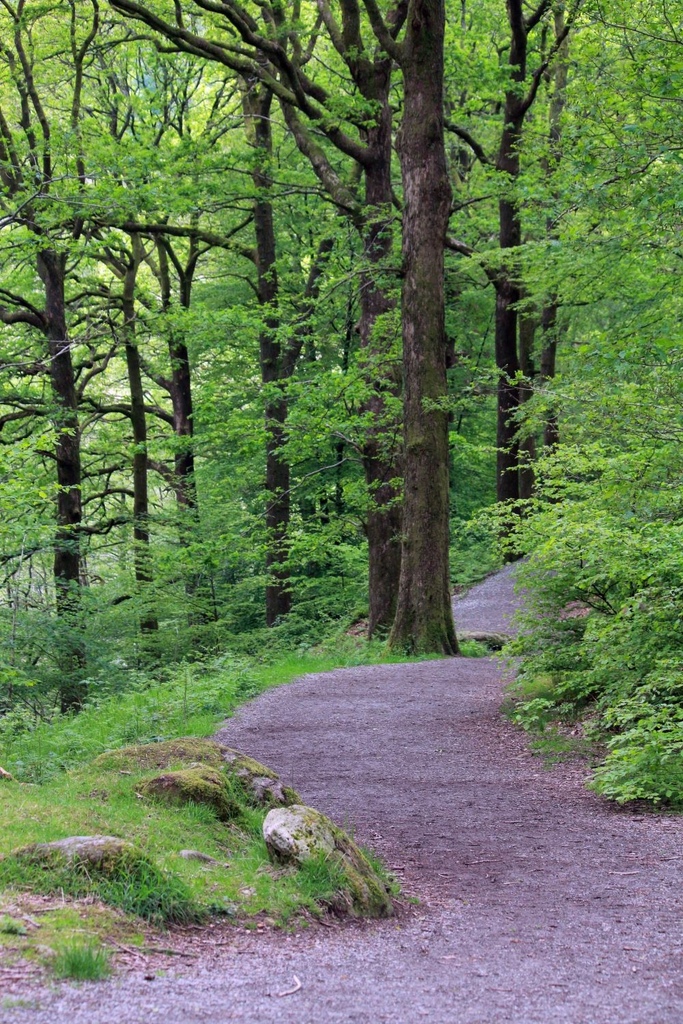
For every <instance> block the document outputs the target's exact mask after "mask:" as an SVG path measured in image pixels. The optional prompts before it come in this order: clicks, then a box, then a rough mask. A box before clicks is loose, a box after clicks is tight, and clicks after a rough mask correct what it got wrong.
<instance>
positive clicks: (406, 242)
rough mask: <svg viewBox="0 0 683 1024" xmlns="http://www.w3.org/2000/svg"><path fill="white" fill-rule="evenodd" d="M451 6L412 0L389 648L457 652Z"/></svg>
mask: <svg viewBox="0 0 683 1024" xmlns="http://www.w3.org/2000/svg"><path fill="white" fill-rule="evenodd" d="M443 47H444V5H443V0H413V2H412V3H411V4H410V8H409V11H408V23H407V30H406V37H405V41H404V44H403V50H402V60H401V65H402V68H403V78H404V89H405V93H404V113H403V121H402V124H401V131H400V135H399V156H400V160H401V175H402V179H403V195H404V202H405V210H404V216H403V274H404V277H403V296H402V299H403V302H402V313H403V372H404V440H405V449H404V459H405V469H404V480H405V483H404V504H403V547H402V553H401V577H400V584H399V593H398V606H397V609H396V619H395V621H394V625H393V628H392V631H391V636H390V644H391V646H392V647H394V648H398V649H400V650H406V651H411V652H428V651H434V652H439V653H443V654H456V653H457V641H456V638H455V628H454V625H453V612H452V607H451V600H450V586H449V571H448V534H449V522H448V518H449V517H448V511H449V508H448V499H449V491H448V413H447V412H446V410H445V409H444V408H439V405H440V404H441V405H443V403H444V400H445V398H446V394H447V389H446V335H445V324H444V280H443V270H444V262H443V261H444V240H445V235H446V229H447V226H448V217H449V212H450V205H451V189H450V183H449V179H448V170H447V166H446V154H445V150H444V138H443Z"/></svg>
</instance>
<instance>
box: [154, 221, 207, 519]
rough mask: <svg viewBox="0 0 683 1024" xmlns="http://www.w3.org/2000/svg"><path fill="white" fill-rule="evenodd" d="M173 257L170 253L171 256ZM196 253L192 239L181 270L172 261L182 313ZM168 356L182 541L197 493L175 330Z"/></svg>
mask: <svg viewBox="0 0 683 1024" xmlns="http://www.w3.org/2000/svg"><path fill="white" fill-rule="evenodd" d="M168 250H170V245H168V243H167V242H166V241H165V240H164V239H162V240H160V241H159V242H158V243H157V254H158V257H159V270H158V272H159V283H160V285H161V304H162V308H163V309H164V310H168V309H169V308H170V305H171V277H170V271H169V265H168ZM171 254H172V255H173V253H171ZM197 259H198V252H197V248H196V244H195V242H194V239H191V240H190V252H189V255H188V259H187V262H186V264H185V266H184V267H182V266H181V265H180V263H179V261H178V260H177V258H175V259H174V266H175V268H176V271H177V273H178V286H179V296H178V297H179V302H180V306H181V308H182V309H189V308H190V303H191V300H192V280H193V275H194V271H195V267H196V264H197ZM168 355H169V360H170V363H171V379H170V386H169V388H168V390H169V393H170V396H171V407H172V410H173V432H174V434H175V436H176V451H175V455H174V472H175V492H176V500H177V502H178V512H179V513H180V519H181V539H182V537H183V536H185V535H186V534H187V532H188V531H187V520H188V519H189V520H190V521H192V520H194V519H196V517H197V513H198V504H197V491H196V487H195V477H194V470H195V467H194V447H193V443H192V441H193V435H194V420H193V408H192V370H191V367H190V356H189V353H188V351H187V345H186V343H185V337H184V335H183V334H182V333H179V332H178V331H177V330H176V329H173V330H171V331H170V333H169V336H168Z"/></svg>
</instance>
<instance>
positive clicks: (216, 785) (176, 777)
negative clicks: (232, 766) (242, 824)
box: [137, 766, 241, 821]
mask: <svg viewBox="0 0 683 1024" xmlns="http://www.w3.org/2000/svg"><path fill="white" fill-rule="evenodd" d="M228 783H229V780H228V778H227V776H226V774H225V772H223V771H221V769H216V768H210V767H207V766H200V767H197V768H183V769H181V770H180V771H175V772H164V774H163V775H155V777H154V778H153V779H147V780H146V781H145V782H141V783H140V784H139V785H138V787H137V791H138V793H140V795H141V796H147V797H153V798H154V799H155V800H160V801H161V802H162V803H166V804H170V805H172V806H173V805H175V806H179V805H181V804H189V803H193V804H203V805H204V806H205V807H211V808H212V809H213V810H214V811H215V812H216V816H217V818H218V819H219V821H229V820H230V819H231V818H236V817H238V816H239V814H240V811H241V808H240V804H239V801H238V800H236V799H235V797H234V796H233V795H232V793H231V792H230V789H229V784H228Z"/></svg>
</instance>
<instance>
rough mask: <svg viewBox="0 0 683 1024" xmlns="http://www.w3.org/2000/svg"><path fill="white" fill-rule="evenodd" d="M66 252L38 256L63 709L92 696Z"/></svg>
mask: <svg viewBox="0 0 683 1024" xmlns="http://www.w3.org/2000/svg"><path fill="white" fill-rule="evenodd" d="M65 269H66V256H65V255H64V254H62V253H56V252H54V250H51V249H47V250H43V251H42V252H40V253H39V255H38V274H39V276H40V279H41V281H42V282H43V286H44V291H45V325H46V337H47V344H48V352H49V356H50V383H51V386H52V393H53V395H54V398H55V414H54V419H53V423H54V427H55V431H56V442H55V459H56V463H57V483H58V486H59V489H58V492H57V529H56V533H55V544H54V580H55V595H56V604H57V614H58V616H59V618H60V619H61V620H62V630H61V631H60V637H59V641H60V649H61V658H60V660H61V663H62V664H61V667H62V680H61V682H60V687H59V693H60V705H61V710H62V712H69V711H78V710H79V709H80V708H81V707H82V705H83V701H84V699H85V697H86V695H87V684H86V683H85V682H84V681H83V675H84V668H85V650H84V647H83V641H82V637H81V635H80V634H81V623H80V612H81V545H80V526H81V520H82V505H81V436H80V427H79V422H78V398H77V395H76V385H75V379H74V370H73V362H72V359H71V349H70V346H69V341H68V333H67V325H66V302H65V297H64V278H65Z"/></svg>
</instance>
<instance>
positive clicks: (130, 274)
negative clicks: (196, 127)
mask: <svg viewBox="0 0 683 1024" xmlns="http://www.w3.org/2000/svg"><path fill="white" fill-rule="evenodd" d="M131 244H132V246H133V254H132V258H131V261H130V263H129V264H128V266H127V268H126V272H125V274H124V279H123V337H124V346H125V350H126V365H127V367H128V385H129V388H130V418H131V425H132V428H133V443H134V446H135V448H134V452H133V545H134V552H133V558H134V564H135V581H136V583H137V585H138V592H139V594H140V595H141V596H142V598H143V601H148V600H149V584H150V583H151V582H152V570H151V562H150V552H149V495H148V486H147V418H146V416H145V395H144V391H143V387H142V370H141V367H140V353H139V351H138V346H137V340H136V337H135V320H136V318H135V280H136V277H137V272H138V267H139V266H140V262H141V260H142V253H141V245H140V240H139V238H137V236H133V237H132V238H131ZM158 628H159V623H158V621H157V619H156V616H155V615H154V613H153V612H152V610H151V609H150V608H146V609H145V610H144V611H143V613H142V615H141V617H140V629H141V631H142V632H143V633H152V632H154V631H155V630H157V629H158Z"/></svg>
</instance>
